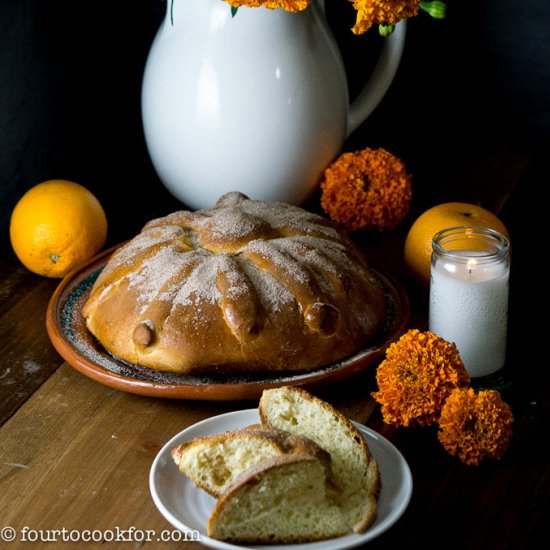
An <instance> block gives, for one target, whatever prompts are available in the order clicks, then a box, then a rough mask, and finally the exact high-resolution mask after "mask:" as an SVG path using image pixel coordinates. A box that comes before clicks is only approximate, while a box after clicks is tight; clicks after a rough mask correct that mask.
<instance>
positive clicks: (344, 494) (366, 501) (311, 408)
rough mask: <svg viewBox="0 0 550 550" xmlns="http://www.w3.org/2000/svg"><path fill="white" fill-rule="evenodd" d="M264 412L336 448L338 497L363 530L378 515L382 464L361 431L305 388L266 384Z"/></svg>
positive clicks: (265, 417) (271, 422)
mask: <svg viewBox="0 0 550 550" xmlns="http://www.w3.org/2000/svg"><path fill="white" fill-rule="evenodd" d="M259 412H260V417H261V419H262V422H263V423H264V424H266V425H268V426H272V427H275V428H278V429H280V430H285V431H288V432H290V433H292V434H295V435H302V436H306V437H308V438H309V439H311V440H312V441H314V442H315V443H317V444H318V445H319V446H320V447H321V448H322V449H324V450H325V451H327V452H328V453H329V454H330V457H331V462H332V471H333V473H334V481H335V483H336V485H337V487H338V488H339V489H340V490H341V492H340V494H339V495H338V496H337V503H338V504H339V505H340V507H341V508H342V512H343V513H344V515H345V517H346V518H347V521H348V523H349V525H350V526H351V528H352V529H353V530H354V531H355V532H356V533H363V532H365V531H366V530H367V528H368V527H369V526H370V525H371V524H372V523H373V522H374V520H375V519H376V510H377V499H378V494H379V491H380V475H379V471H378V465H377V463H376V461H375V460H374V458H373V457H372V455H371V454H370V452H369V449H368V446H367V443H366V441H365V439H364V437H363V435H362V434H361V432H360V431H359V430H358V429H357V428H355V426H354V425H353V424H352V423H351V421H350V420H348V419H347V418H346V417H345V416H344V415H342V414H341V413H339V412H338V411H337V410H336V409H334V407H332V406H331V405H330V404H329V403H327V402H325V401H322V400H321V399H318V398H317V397H315V396H313V395H311V394H310V393H308V392H307V391H305V390H303V389H301V388H295V387H289V386H284V387H281V388H276V389H269V390H264V392H263V394H262V397H261V399H260V405H259Z"/></svg>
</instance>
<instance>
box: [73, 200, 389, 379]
mask: <svg viewBox="0 0 550 550" xmlns="http://www.w3.org/2000/svg"><path fill="white" fill-rule="evenodd" d="M385 308H386V305H385V297H384V293H383V290H382V288H381V284H380V282H379V280H378V278H377V277H376V276H375V275H374V273H373V272H372V270H371V269H370V268H369V266H368V265H367V264H366V262H365V260H364V258H363V257H362V255H361V254H360V252H359V251H358V250H357V248H356V247H355V246H354V244H353V243H352V241H351V240H350V239H349V238H348V237H347V236H346V235H345V234H344V233H343V232H342V231H341V229H340V228H339V227H338V226H337V225H335V224H333V223H332V222H331V221H329V220H328V219H326V218H324V217H322V216H319V215H315V214H312V213H310V212H307V211H306V210H303V209H301V208H298V207H296V206H292V205H289V204H285V203H278V202H269V201H253V200H250V199H248V198H247V197H245V196H244V195H242V194H240V193H228V194H226V195H224V196H223V197H221V198H220V199H219V200H218V202H217V204H216V206H215V207H214V208H211V209H206V210H199V211H196V212H188V211H181V212H175V213H173V214H170V215H169V216H166V217H164V218H160V219H157V220H153V221H151V222H149V223H148V224H147V225H146V226H145V227H144V228H143V230H142V231H141V233H140V234H139V235H137V236H136V237H135V238H133V239H132V240H131V241H129V242H128V243H126V244H125V245H124V246H122V247H121V248H120V249H118V250H117V251H116V252H115V253H114V254H113V255H112V256H111V258H110V259H109V261H108V263H107V265H106V266H105V268H104V269H103V271H102V272H101V273H100V275H99V277H98V278H97V280H96V281H95V283H94V285H93V287H92V289H91V292H90V295H89V297H88V299H87V301H86V302H85V304H84V306H83V308H82V313H83V315H84V317H85V319H86V325H87V327H88V329H89V330H90V332H91V333H92V334H93V335H94V336H95V337H96V338H97V340H98V341H99V342H100V343H101V344H102V345H103V346H104V347H105V348H106V349H107V350H108V351H109V352H111V353H112V354H113V355H115V356H116V357H118V358H120V359H123V360H125V361H128V362H130V363H135V364H138V365H141V366H144V367H149V368H152V369H155V370H160V371H169V372H178V373H185V374H193V375H201V374H211V373H248V372H273V371H309V370H312V369H315V368H319V367H321V366H324V365H328V364H332V363H334V362H336V361H338V360H341V359H343V358H345V357H347V356H349V355H352V354H353V353H356V352H357V351H358V350H359V349H361V348H362V347H363V346H364V345H365V344H366V343H367V342H368V341H369V340H371V339H372V338H373V337H375V335H376V334H378V331H379V329H380V327H381V326H382V321H383V319H384V313H385Z"/></svg>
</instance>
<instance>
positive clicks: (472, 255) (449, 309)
mask: <svg viewBox="0 0 550 550" xmlns="http://www.w3.org/2000/svg"><path fill="white" fill-rule="evenodd" d="M459 255H460V256H461V257H462V260H461V261H458V262H456V261H450V260H449V259H447V258H445V257H438V258H436V259H435V261H434V262H432V271H431V283H430V311H429V318H430V322H429V330H430V331H431V332H433V333H434V334H436V335H438V336H440V337H441V338H444V339H445V340H447V341H449V342H454V343H455V344H456V346H457V348H458V352H459V353H460V356H461V358H462V361H463V362H464V366H465V367H466V370H467V371H468V373H469V374H470V376H471V377H473V378H476V377H481V376H487V375H489V374H493V373H495V372H496V371H498V370H499V369H500V368H502V367H503V366H504V362H505V358H506V333H507V325H508V281H509V273H510V271H509V266H508V263H507V262H505V261H493V262H490V263H484V261H483V260H481V258H480V253H479V252H476V251H460V253H459ZM455 256H456V253H455ZM476 257H478V258H479V260H478V259H476Z"/></svg>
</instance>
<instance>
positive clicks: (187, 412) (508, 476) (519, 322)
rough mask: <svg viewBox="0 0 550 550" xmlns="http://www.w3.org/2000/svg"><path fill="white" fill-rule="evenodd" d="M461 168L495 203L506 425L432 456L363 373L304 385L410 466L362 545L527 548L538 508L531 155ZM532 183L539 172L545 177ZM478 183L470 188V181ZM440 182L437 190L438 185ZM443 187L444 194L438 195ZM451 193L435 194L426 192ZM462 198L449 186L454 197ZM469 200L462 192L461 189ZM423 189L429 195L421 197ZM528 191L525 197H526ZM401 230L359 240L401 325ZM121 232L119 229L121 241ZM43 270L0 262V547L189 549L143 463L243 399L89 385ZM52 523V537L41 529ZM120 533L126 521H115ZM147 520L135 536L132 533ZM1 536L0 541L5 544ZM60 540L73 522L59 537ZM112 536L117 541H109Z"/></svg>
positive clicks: (417, 313) (539, 208)
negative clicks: (501, 254)
mask: <svg viewBox="0 0 550 550" xmlns="http://www.w3.org/2000/svg"><path fill="white" fill-rule="evenodd" d="M497 160H498V162H497V161H495V159H487V160H486V162H484V163H482V165H480V166H477V167H475V169H473V170H472V174H471V179H470V180H469V181H470V182H471V186H472V190H473V189H475V193H476V194H474V193H472V194H471V195H470V196H469V197H471V199H472V200H477V198H478V197H481V198H482V200H483V201H484V204H485V205H487V206H488V207H490V208H492V209H493V210H495V211H498V212H499V213H500V214H501V216H502V218H503V219H504V220H505V222H506V223H507V225H508V227H509V229H510V231H511V233H512V238H513V247H514V248H513V249H514V253H513V262H512V282H511V294H510V329H509V351H508V363H507V367H506V369H505V382H506V386H505V388H504V389H503V396H504V398H505V399H506V400H507V401H508V402H509V403H510V405H511V407H512V410H513V413H514V416H515V424H514V437H513V440H512V444H511V447H510V449H509V450H508V452H507V453H506V454H505V456H504V457H503V458H502V460H501V461H499V462H496V463H486V464H482V465H480V466H477V467H472V466H465V465H463V464H461V463H460V462H459V461H458V460H457V459H456V458H453V457H451V456H449V455H447V454H446V453H445V452H444V450H443V449H442V447H441V446H440V445H439V443H438V442H437V437H436V433H435V431H434V430H431V429H403V428H402V429H396V428H393V427H390V426H388V425H385V424H384V423H383V421H382V418H381V415H380V410H379V407H378V406H377V405H376V404H375V403H374V401H373V400H372V398H371V397H370V392H371V391H372V390H373V389H374V385H375V382H374V371H373V370H370V371H368V372H365V373H362V374H361V375H359V376H356V377H354V378H353V379H351V380H348V381H345V382H341V383H338V384H335V385H332V386H331V387H327V388H319V389H315V393H316V394H317V395H319V396H320V397H322V398H324V399H326V400H328V401H329V402H331V403H333V404H334V405H335V406H336V407H337V408H338V409H339V410H341V411H342V412H344V413H345V414H347V415H348V416H349V417H350V418H351V419H353V420H356V421H359V422H361V423H363V424H366V425H367V426H369V427H370V428H372V429H374V430H376V431H378V432H380V433H381V434H382V435H384V436H385V437H386V438H388V439H389V440H390V441H392V442H393V443H394V444H395V445H396V447H397V448H398V449H399V450H400V451H401V453H402V454H403V456H404V457H405V459H406V460H407V462H408V464H409V466H410V468H411V471H412V476H413V481H414V489H413V496H412V500H411V502H410V505H409V507H408V509H407V510H406V512H405V514H404V515H403V516H402V518H401V519H400V520H399V521H398V522H397V524H396V525H395V526H394V527H393V528H392V529H390V530H389V531H387V532H386V533H384V534H382V535H381V536H380V537H379V538H377V539H376V540H374V541H373V542H371V543H369V545H368V547H369V548H372V549H374V548H387V547H391V548H421V547H422V548H426V547H427V548H480V549H488V548H511V549H515V548H533V547H535V546H537V544H536V542H535V541H537V540H538V537H539V536H540V535H541V534H542V533H543V532H545V530H544V529H543V521H545V519H546V520H547V519H548V511H549V510H548V504H549V493H550V484H549V480H548V470H549V468H548V458H547V456H548V455H547V452H545V451H544V450H543V446H545V447H547V442H546V436H547V435H548V420H549V418H548V390H547V388H548V367H549V365H548V351H547V350H546V347H545V343H546V341H547V338H545V335H543V332H542V331H543V326H542V325H541V324H540V323H539V322H538V321H537V318H536V313H535V312H536V311H537V309H540V308H541V307H544V301H545V300H546V308H544V309H542V316H543V317H542V321H543V324H544V321H545V318H546V313H547V311H548V309H547V306H548V300H547V296H546V295H545V291H544V290H543V289H545V288H546V286H543V284H544V285H545V284H546V278H545V279H544V280H543V276H544V273H543V270H542V268H540V267H537V266H540V264H539V263H538V262H537V261H536V256H535V255H539V256H543V255H544V254H545V252H544V251H543V250H542V249H541V248H540V247H541V244H542V242H543V239H542V234H541V232H542V224H543V221H544V217H545V213H544V211H543V208H544V206H543V204H541V203H542V201H536V200H535V201H533V195H534V193H535V192H536V190H537V189H538V187H537V186H538V185H539V179H538V178H539V177H541V176H542V174H543V173H544V171H543V170H542V169H540V166H539V164H538V163H537V160H536V159H535V158H531V157H529V156H528V157H524V156H522V155H516V156H514V155H511V156H510V155H503V156H502V157H500V158H499V159H497ZM545 177H546V181H547V176H545ZM480 182H482V184H480ZM451 183H452V182H449V189H451ZM445 193H447V194H445ZM437 198H438V199H439V198H449V199H451V198H452V194H451V192H450V191H449V190H447V191H445V190H442V192H441V197H437ZM462 198H464V197H461V199H462ZM467 198H468V197H467ZM434 200H435V199H434ZM533 203H536V204H533ZM406 228H407V226H406V224H405V225H404V227H403V228H402V229H401V230H400V231H398V232H396V233H394V234H391V235H384V236H377V237H376V238H372V239H369V238H367V237H366V236H360V237H358V239H359V240H360V241H361V244H362V245H363V246H365V248H367V250H368V251H369V253H371V254H372V256H373V257H374V258H376V260H377V262H379V264H381V265H382V266H383V268H384V269H386V270H388V271H391V272H393V274H394V275H395V276H397V277H398V278H400V280H401V281H402V282H403V284H404V285H405V287H406V288H407V290H408V292H409V296H410V299H411V303H412V307H413V315H412V320H411V325H413V326H415V325H416V326H420V328H423V327H422V326H421V325H422V323H423V319H424V320H425V309H426V295H425V294H424V293H422V292H421V291H419V289H418V288H416V287H415V286H414V285H413V284H412V283H411V282H410V281H408V280H407V278H406V276H405V275H404V274H403V269H402V265H401V256H400V254H399V253H397V252H396V251H399V250H400V247H402V244H403V235H404V234H405V231H406ZM129 236H130V235H128V237H129ZM57 284H58V281H56V280H49V279H45V278H41V277H38V276H35V275H33V274H31V273H29V272H28V271H27V270H26V269H25V268H23V267H22V266H21V265H20V264H19V263H18V261H17V260H16V259H15V258H14V257H13V255H12V254H10V252H9V251H7V252H6V253H5V254H4V255H3V258H2V260H1V262H0V425H1V427H0V535H1V536H2V537H4V540H3V542H2V541H0V548H20V547H21V548H28V547H40V546H41V545H40V544H36V543H35V544H34V545H32V546H29V544H28V542H25V540H24V539H26V540H27V541H29V540H30V541H32V540H37V539H38V540H40V539H41V538H42V539H43V538H48V537H54V538H55V537H56V536H57V537H58V543H57V544H51V543H49V544H45V545H44V546H47V547H49V548H52V547H64V545H63V544H62V543H61V542H59V540H61V539H60V538H59V537H61V536H62V531H61V530H63V529H64V530H65V532H66V533H71V532H73V531H74V532H79V533H83V532H84V531H86V530H87V531H88V532H92V531H96V530H100V531H109V532H113V533H119V535H120V538H121V540H120V541H119V542H112V543H109V544H100V543H98V544H95V543H93V542H88V543H81V544H80V545H79V544H76V543H74V542H73V543H67V546H66V547H67V548H75V547H83V548H90V549H91V548H94V547H96V546H97V547H98V548H99V547H101V548H111V547H112V548H139V547H146V548H166V549H168V548H174V549H176V548H178V549H181V548H189V549H191V548H202V545H201V544H200V543H198V542H184V543H182V542H158V541H157V538H158V537H160V536H161V534H162V533H165V534H166V533H168V536H169V535H170V533H171V532H172V529H173V528H172V527H171V526H170V525H169V524H168V523H167V522H166V521H165V520H164V519H163V517H162V516H161V515H160V513H159V512H158V511H157V509H156V507H155V505H154V503H153V500H152V498H151V496H150V493H149V487H148V475H149V471H150V468H151V464H152V462H153V459H154V458H155V456H156V454H157V452H158V451H159V449H160V448H161V447H162V445H163V444H164V443H165V442H167V441H168V440H169V439H170V438H171V437H172V436H174V435H175V434H177V433H178V432H180V431H181V430H183V429H184V428H186V427H187V426H190V425H191V424H193V423H195V422H197V421H199V420H202V419H205V418H208V417H211V416H213V415H218V414H221V413H225V412H228V411H234V410H239V409H243V408H249V407H255V406H256V405H257V403H256V402H205V401H186V400H164V399H159V398H149V397H141V396H136V395H132V394H129V393H123V392H120V391H118V390H114V389H111V388H110V387H106V386H103V385H101V384H99V383H97V382H94V381H92V380H90V379H88V378H87V377H85V376H84V375H82V374H80V373H79V372H77V371H76V370H74V369H73V368H72V367H71V366H70V365H68V364H67V363H66V362H64V361H63V360H62V358H61V357H60V356H59V355H58V353H57V352H56V350H55V349H54V348H53V347H52V345H51V343H50V340H49V338H48V335H47V332H46V328H45V315H46V308H47V305H48V301H49V299H50V297H51V295H52V293H53V291H54V289H55V288H56V286H57ZM55 530H59V531H58V533H57V535H56V531H55ZM130 530H131V531H130ZM146 531H147V532H154V533H155V536H154V537H153V539H152V540H151V541H142V540H141V538H143V535H142V534H140V533H142V532H146ZM10 536H13V537H14V538H15V540H14V541H13V542H11V543H10V544H8V543H7V542H6V541H7V540H8V539H9V538H10ZM72 536H73V537H74V536H75V535H74V533H73V535H72ZM123 539H127V540H123Z"/></svg>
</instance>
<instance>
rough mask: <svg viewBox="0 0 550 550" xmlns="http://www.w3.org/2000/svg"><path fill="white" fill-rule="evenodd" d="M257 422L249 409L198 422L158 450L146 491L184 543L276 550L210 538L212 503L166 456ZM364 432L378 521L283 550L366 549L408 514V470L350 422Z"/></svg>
mask: <svg viewBox="0 0 550 550" xmlns="http://www.w3.org/2000/svg"><path fill="white" fill-rule="evenodd" d="M259 422H260V417H259V414H258V410H257V409H247V410H243V411H236V412H232V413H227V414H222V415H219V416H214V417H212V418H208V419H206V420H203V421H202V422H198V423H197V424H194V425H192V426H190V427H189V428H187V429H185V430H183V431H182V432H180V433H179V434H178V435H176V436H174V437H173V438H172V439H171V440H170V441H168V443H166V445H164V447H163V448H162V449H161V450H160V451H159V453H158V455H157V456H156V458H155V460H154V462H153V465H152V466H151V473H150V476H149V487H150V490H151V495H152V497H153V501H154V502H155V505H156V506H157V508H158V509H159V511H160V513H161V514H162V515H163V516H164V517H165V518H166V520H167V521H168V522H169V523H171V524H172V525H173V526H174V527H176V528H177V529H179V530H180V531H183V532H184V533H187V536H188V537H189V538H188V540H197V533H198V534H199V537H200V542H201V543H202V544H204V545H206V546H209V547H211V548H218V549H222V550H226V549H227V550H229V549H238V548H249V549H250V548H262V549H271V550H273V549H274V548H278V546H277V545H269V546H246V547H243V546H238V545H234V544H228V543H226V542H221V541H218V540H215V539H212V538H210V537H208V536H207V535H206V523H207V520H208V517H209V515H210V511H211V510H212V508H213V506H214V503H215V499H214V498H213V497H211V496H210V495H208V494H207V493H206V492H205V491H203V490H201V489H199V488H197V487H196V486H195V484H194V483H193V482H192V481H191V480H189V479H188V478H187V477H186V476H185V475H184V474H182V473H181V472H180V471H179V469H178V467H177V466H176V464H175V463H174V461H173V460H172V457H171V456H170V452H171V450H172V448H173V447H175V446H176V445H181V444H182V443H184V442H185V441H189V440H191V439H194V438H195V437H199V436H204V435H211V434H215V433H220V432H223V431H226V430H235V429H239V428H244V427H245V426H248V425H250V424H257V423H259ZM354 424H355V426H356V427H357V428H358V429H359V430H360V431H361V432H362V433H363V435H364V436H365V439H366V440H367V444H368V446H369V449H370V451H371V453H372V454H373V456H374V458H375V459H376V460H377V461H378V466H379V468H380V475H381V477H382V489H381V492H380V498H379V501H378V516H377V519H376V522H375V523H374V524H373V525H372V526H371V527H370V529H368V530H367V532H366V533H363V534H362V535H356V534H352V535H346V536H344V537H339V538H335V539H330V540H326V541H321V542H312V543H305V544H285V545H284V546H281V548H284V550H313V549H315V550H341V549H344V548H352V547H355V546H359V545H360V544H364V543H365V542H368V541H370V540H373V539H374V538H376V537H378V536H379V535H381V534H382V533H383V532H384V531H386V530H388V529H389V528H390V527H391V526H392V525H393V524H394V523H395V522H396V521H397V520H398V519H399V518H400V517H401V515H402V514H403V512H404V511H405V510H406V508H407V506H408V504H409V501H410V499H411V495H412V477H411V472H410V469H409V466H408V464H407V462H406V461H405V459H404V458H403V456H402V455H401V453H400V452H399V451H398V450H397V448H396V447H395V446H394V445H393V444H392V443H390V442H389V441H388V440H387V439H386V438H384V437H382V436H381V435H380V434H378V433H376V432H374V431H373V430H371V429H369V428H367V427H365V426H363V425H362V424H358V423H356V422H354Z"/></svg>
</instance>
